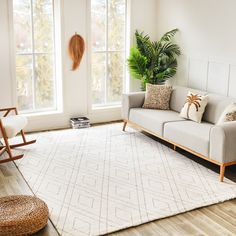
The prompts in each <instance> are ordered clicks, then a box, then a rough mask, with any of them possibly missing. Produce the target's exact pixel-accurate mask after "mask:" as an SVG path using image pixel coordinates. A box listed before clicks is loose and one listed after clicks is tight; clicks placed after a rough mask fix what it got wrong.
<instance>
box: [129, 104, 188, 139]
mask: <svg viewBox="0 0 236 236" xmlns="http://www.w3.org/2000/svg"><path fill="white" fill-rule="evenodd" d="M129 120H130V121H131V122H134V123H135V124H137V125H140V126H141V127H143V128H145V129H147V130H149V131H151V132H154V133H156V134H157V135H159V136H163V129H164V124H165V123H167V122H173V121H181V120H184V119H183V118H181V117H180V116H179V113H178V112H175V111H171V110H153V109H143V108H132V109H131V110H130V115H129Z"/></svg>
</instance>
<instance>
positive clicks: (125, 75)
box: [88, 0, 130, 110]
mask: <svg viewBox="0 0 236 236" xmlns="http://www.w3.org/2000/svg"><path fill="white" fill-rule="evenodd" d="M91 1H92V0H90V1H89V6H88V7H89V11H88V13H89V14H88V15H89V19H88V25H89V29H90V30H89V37H88V38H89V51H90V53H89V60H90V61H92V54H94V53H96V54H97V53H98V54H99V53H102V54H104V55H105V67H106V68H105V78H104V84H105V86H104V91H105V96H104V97H105V102H104V103H100V104H94V103H93V98H92V82H93V81H92V80H93V78H92V66H91V64H92V63H90V66H89V67H90V68H89V79H90V83H89V85H90V88H89V96H90V98H89V100H90V110H101V109H106V108H116V107H118V108H119V107H121V101H119V102H110V103H107V98H108V96H107V94H108V91H107V81H108V73H107V72H108V61H109V54H110V53H123V54H124V65H123V66H124V72H123V76H122V78H123V80H122V85H123V89H122V93H124V92H127V90H128V88H129V82H128V81H129V73H128V71H127V64H126V63H125V62H126V59H127V55H128V53H129V52H128V51H129V47H130V40H129V38H130V37H128V36H129V35H130V31H129V30H130V29H129V28H130V20H129V16H130V14H129V13H130V0H125V35H124V38H125V42H124V49H123V50H109V40H108V38H109V31H108V25H109V19H108V18H109V17H108V13H109V12H108V7H107V6H108V2H109V0H105V2H106V19H105V24H106V25H105V30H106V35H105V50H93V48H92V40H91V39H92V30H91V28H92V27H91V26H92V7H91V5H92V4H91Z"/></svg>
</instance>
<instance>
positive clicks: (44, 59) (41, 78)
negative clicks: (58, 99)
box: [35, 54, 55, 109]
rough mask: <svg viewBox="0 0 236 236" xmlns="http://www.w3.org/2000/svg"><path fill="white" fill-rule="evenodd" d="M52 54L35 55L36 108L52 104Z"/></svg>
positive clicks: (48, 106) (51, 105)
mask: <svg viewBox="0 0 236 236" xmlns="http://www.w3.org/2000/svg"><path fill="white" fill-rule="evenodd" d="M53 64H54V62H53V56H52V55H49V54H46V55H38V56H36V57H35V81H36V82H35V91H36V94H35V95H36V96H35V100H36V101H35V103H36V108H37V109H43V108H50V107H53V106H54V87H55V86H54V68H53Z"/></svg>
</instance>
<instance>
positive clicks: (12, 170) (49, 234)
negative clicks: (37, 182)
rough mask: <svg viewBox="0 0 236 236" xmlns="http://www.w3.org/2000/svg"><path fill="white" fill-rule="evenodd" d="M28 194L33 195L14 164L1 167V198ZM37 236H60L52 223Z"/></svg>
mask: <svg viewBox="0 0 236 236" xmlns="http://www.w3.org/2000/svg"><path fill="white" fill-rule="evenodd" d="M17 194H26V195H33V192H32V191H31V189H30V188H29V186H28V185H27V183H26V182H25V180H24V178H23V177H22V175H21V174H20V172H19V171H18V169H17V168H16V166H15V164H14V163H13V162H8V163H5V164H1V165H0V197H5V196H8V195H17ZM34 235H37V236H58V235H59V234H58V233H57V231H56V229H55V228H54V227H53V224H52V223H51V221H49V222H48V225H47V227H45V228H44V229H43V230H41V231H39V232H38V233H36V234H34ZM12 236H14V235H12Z"/></svg>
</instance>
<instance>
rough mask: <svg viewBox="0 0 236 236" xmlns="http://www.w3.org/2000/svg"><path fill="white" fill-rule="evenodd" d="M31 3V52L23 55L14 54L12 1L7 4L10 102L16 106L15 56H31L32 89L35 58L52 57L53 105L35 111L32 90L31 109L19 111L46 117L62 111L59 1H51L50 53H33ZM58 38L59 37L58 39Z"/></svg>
mask: <svg viewBox="0 0 236 236" xmlns="http://www.w3.org/2000/svg"><path fill="white" fill-rule="evenodd" d="M32 1H33V0H30V2H31V12H30V17H31V23H32V24H31V32H32V35H31V43H32V51H31V52H25V53H17V52H16V43H15V30H14V12H13V11H14V8H13V0H12V1H9V2H8V8H9V12H10V13H9V25H10V29H11V30H10V39H11V49H10V51H11V55H12V60H11V75H12V84H13V86H12V90H13V91H12V100H13V104H16V105H17V104H18V96H17V78H16V56H18V55H30V56H32V88H33V87H34V84H35V81H36V77H35V56H37V55H47V54H49V55H52V57H53V61H54V63H53V73H54V83H53V84H54V86H53V87H54V89H53V92H54V95H53V96H54V97H53V98H54V104H53V106H52V107H50V108H41V109H35V105H36V104H35V94H36V89H35V88H34V89H33V109H30V110H19V112H20V113H21V114H25V115H33V116H35V115H43V114H45V115H47V114H54V113H55V114H57V113H61V112H62V111H63V96H62V94H63V92H62V58H61V55H62V48H61V47H62V44H61V27H62V26H61V22H62V19H61V17H62V16H61V0H52V15H53V50H52V52H35V46H34V44H35V42H34V40H33V37H34V36H33V35H34V27H33V22H34V20H33V9H32ZM58 36H60V37H58Z"/></svg>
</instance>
